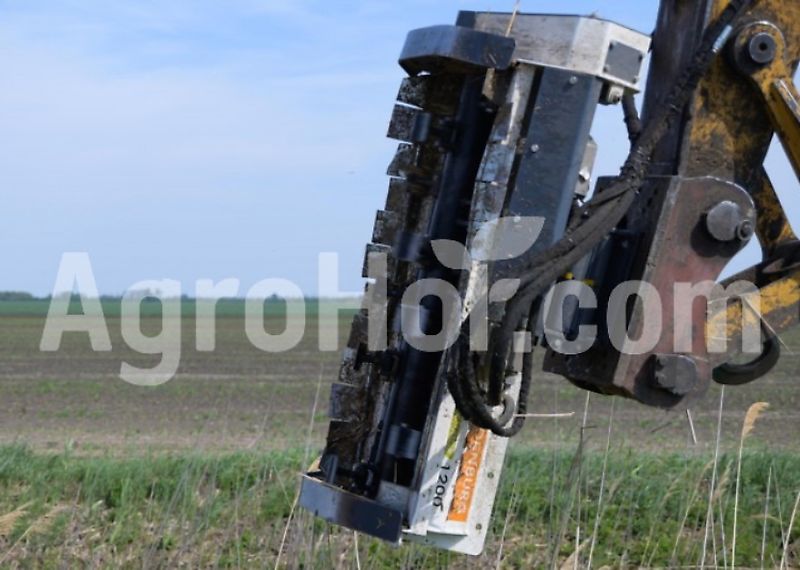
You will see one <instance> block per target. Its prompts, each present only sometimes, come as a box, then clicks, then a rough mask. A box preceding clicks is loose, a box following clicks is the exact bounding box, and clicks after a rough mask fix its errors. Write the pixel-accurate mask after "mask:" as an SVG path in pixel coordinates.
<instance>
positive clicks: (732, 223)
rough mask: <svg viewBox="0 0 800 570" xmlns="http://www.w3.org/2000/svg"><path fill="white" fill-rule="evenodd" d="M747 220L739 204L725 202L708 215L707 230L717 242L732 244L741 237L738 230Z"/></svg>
mask: <svg viewBox="0 0 800 570" xmlns="http://www.w3.org/2000/svg"><path fill="white" fill-rule="evenodd" d="M745 221H749V220H747V219H746V218H745V217H744V216H743V215H742V209H741V208H740V207H739V205H738V204H736V203H734V202H731V201H730V200H724V201H722V202H720V203H719V204H717V205H716V206H714V207H713V208H711V210H710V211H709V212H708V214H707V215H706V229H708V233H709V234H711V237H713V238H714V239H715V240H717V241H721V242H730V241H733V240H735V239H736V238H737V237H739V234H738V233H737V230H738V228H739V226H740V225H741V224H742V223H744V222H745Z"/></svg>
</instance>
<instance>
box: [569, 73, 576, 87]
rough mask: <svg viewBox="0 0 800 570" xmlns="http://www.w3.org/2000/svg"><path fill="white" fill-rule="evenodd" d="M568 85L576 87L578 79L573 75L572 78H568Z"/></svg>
mask: <svg viewBox="0 0 800 570" xmlns="http://www.w3.org/2000/svg"><path fill="white" fill-rule="evenodd" d="M569 84H570V85H577V84H578V78H577V77H576V76H574V75H573V76H572V77H570V78H569Z"/></svg>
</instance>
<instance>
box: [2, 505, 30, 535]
mask: <svg viewBox="0 0 800 570" xmlns="http://www.w3.org/2000/svg"><path fill="white" fill-rule="evenodd" d="M30 506H31V503H25V504H24V505H22V506H21V507H18V508H16V509H15V510H13V511H11V512H10V513H8V514H5V515H3V516H1V517H0V537H1V538H8V537H9V536H10V535H11V533H12V531H13V530H14V527H15V526H16V524H17V521H18V520H19V519H21V518H22V517H24V516H25V515H26V514H28V507H30Z"/></svg>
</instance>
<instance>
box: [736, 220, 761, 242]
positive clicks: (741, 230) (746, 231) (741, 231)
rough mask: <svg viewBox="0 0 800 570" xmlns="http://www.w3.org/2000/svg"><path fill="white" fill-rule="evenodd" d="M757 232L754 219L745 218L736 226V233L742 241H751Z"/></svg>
mask: <svg viewBox="0 0 800 570" xmlns="http://www.w3.org/2000/svg"><path fill="white" fill-rule="evenodd" d="M755 233H756V228H755V225H754V224H753V221H752V220H743V221H742V223H741V224H739V227H738V228H736V235H737V236H738V237H739V239H740V240H742V241H750V238H752V237H753V234H755Z"/></svg>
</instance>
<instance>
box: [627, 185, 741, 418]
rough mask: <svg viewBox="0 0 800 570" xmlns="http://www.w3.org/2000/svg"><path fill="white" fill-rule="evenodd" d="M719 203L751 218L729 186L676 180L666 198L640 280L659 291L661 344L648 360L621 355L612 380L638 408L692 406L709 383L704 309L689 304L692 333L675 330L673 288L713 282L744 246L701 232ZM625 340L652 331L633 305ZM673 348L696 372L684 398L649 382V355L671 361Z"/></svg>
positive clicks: (680, 303)
mask: <svg viewBox="0 0 800 570" xmlns="http://www.w3.org/2000/svg"><path fill="white" fill-rule="evenodd" d="M723 202H731V203H734V204H737V205H738V206H739V207H740V208H741V210H742V211H744V212H750V215H752V212H753V209H754V208H753V203H752V201H751V199H750V197H749V196H748V195H747V193H746V192H745V191H744V190H742V189H741V188H739V187H738V186H735V185H733V184H731V183H729V182H724V181H721V180H718V179H714V178H697V179H687V180H681V179H676V180H675V181H674V183H673V187H672V188H671V189H670V191H669V192H668V195H667V206H666V207H665V208H664V211H663V214H662V217H661V219H660V220H659V222H658V233H657V235H656V239H655V240H654V242H653V244H652V246H651V248H650V259H649V260H648V263H647V269H646V270H645V272H644V274H643V275H642V280H643V281H644V282H645V283H649V284H650V285H652V286H653V287H654V288H655V290H657V291H658V293H659V295H660V298H661V307H662V309H663V312H662V318H661V319H660V320H661V323H660V325H661V327H660V328H661V331H660V333H661V334H660V338H659V340H658V342H657V344H656V346H655V347H654V348H653V349H652V350H651V351H650V352H648V353H647V354H641V355H632V354H627V353H623V354H622V356H621V358H620V360H619V364H618V366H617V371H616V374H615V376H614V385H615V387H616V388H617V389H618V390H621V391H623V393H625V394H628V395H630V396H632V397H634V398H635V399H637V400H639V401H640V402H644V403H647V404H649V405H655V406H660V407H676V406H686V405H689V404H691V403H692V402H693V401H695V400H696V399H697V398H699V397H701V396H703V395H704V394H705V392H706V390H707V389H708V386H709V384H710V382H711V371H712V368H711V364H710V358H709V352H708V345H707V339H706V334H705V332H706V330H705V323H706V319H707V304H706V303H704V302H700V301H698V302H694V303H693V305H692V306H691V308H690V312H691V316H692V327H691V328H683V327H678V326H676V325H677V322H676V315H677V309H678V308H679V307H684V306H685V304H686V303H687V300H686V299H682V298H680V296H679V295H680V292H679V291H677V290H676V288H675V285H676V284H678V283H687V284H690V285H695V284H700V283H703V282H708V281H711V282H716V281H717V279H718V278H719V276H720V274H721V273H722V271H723V270H724V268H725V266H726V265H727V264H728V263H729V262H730V261H731V260H732V259H733V258H734V256H735V255H736V254H737V253H739V251H741V250H742V249H743V248H744V246H745V245H746V242H744V241H741V240H738V239H734V240H731V241H726V242H722V241H719V240H717V239H715V238H714V237H713V236H712V235H711V233H710V232H709V231H708V229H707V227H706V220H705V218H706V215H707V213H708V212H709V211H711V210H712V208H714V207H715V206H716V205H718V204H720V203H723ZM630 322H631V324H632V327H631V330H630V331H629V334H630V336H631V337H632V338H634V339H638V338H640V337H641V335H643V334H644V333H645V332H646V329H647V328H648V327H653V326H657V323H656V322H655V321H654V320H653V315H652V314H646V313H645V312H644V309H643V307H642V306H641V305H637V307H636V308H635V309H634V311H633V314H632V316H631V319H630ZM677 346H683V347H691V349H692V350H691V352H690V355H691V356H692V357H693V358H694V360H695V363H696V366H697V380H696V384H695V385H694V386H692V388H691V389H690V390H688V391H687V392H686V393H685V394H674V393H671V392H670V391H668V390H664V389H663V388H662V387H661V386H658V385H657V384H656V382H655V381H654V378H653V370H652V363H651V359H652V355H653V354H661V355H671V354H674V353H675V352H676V347H677Z"/></svg>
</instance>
